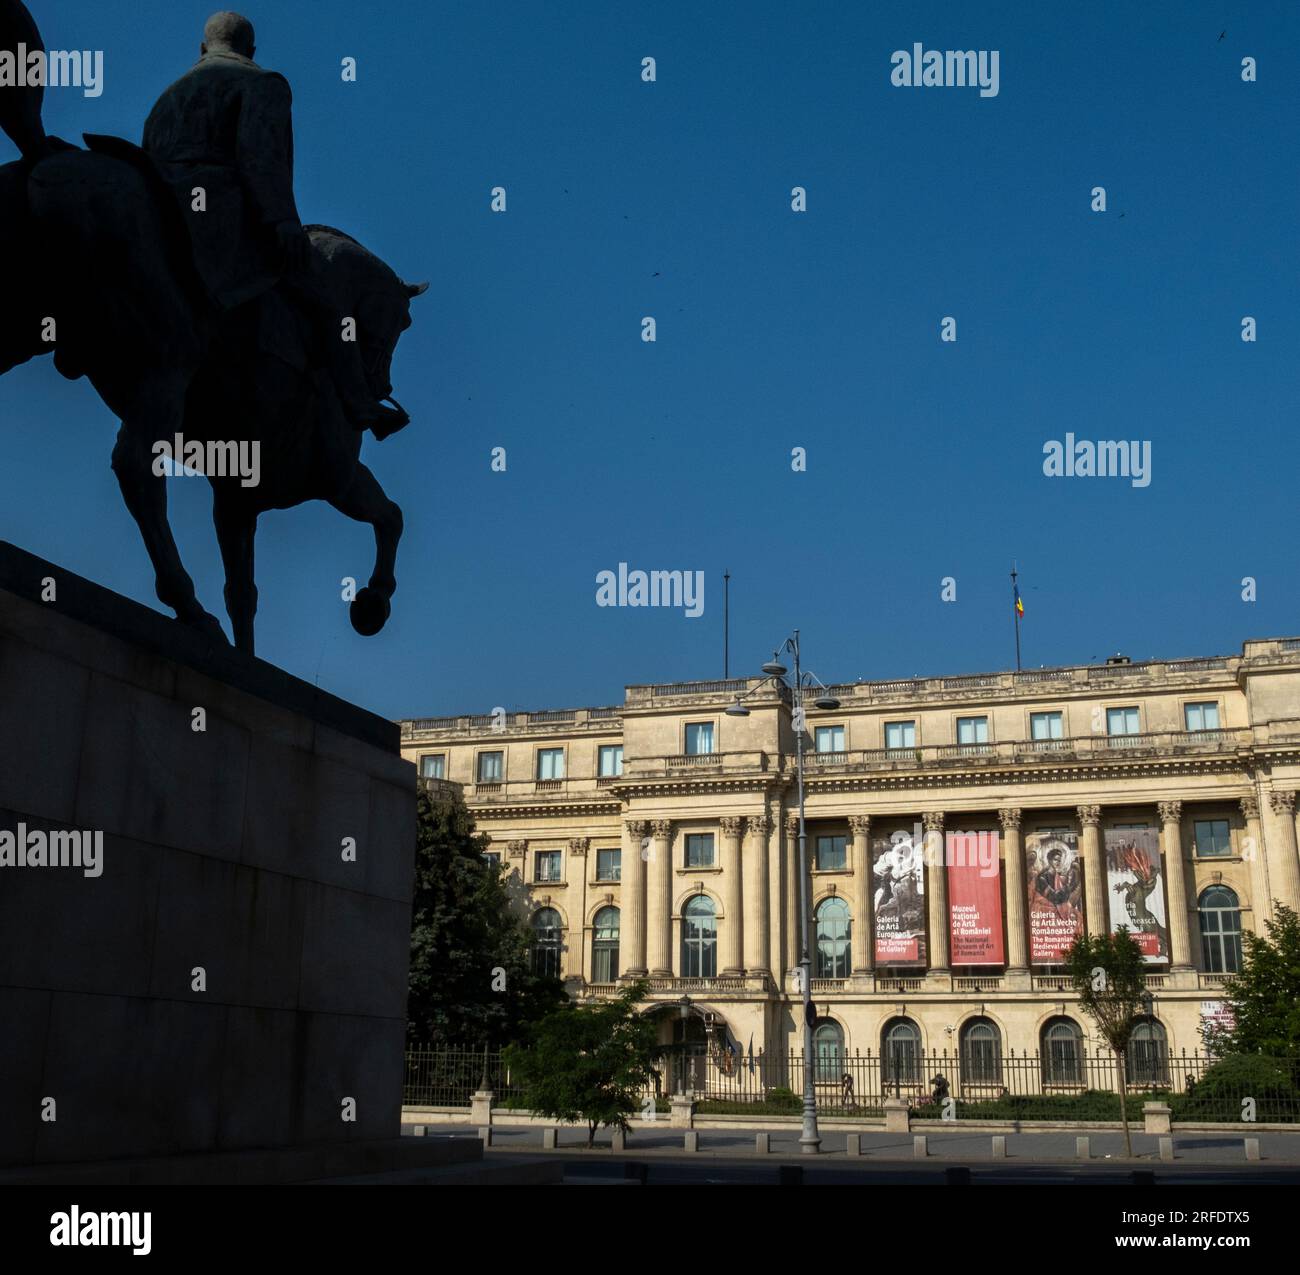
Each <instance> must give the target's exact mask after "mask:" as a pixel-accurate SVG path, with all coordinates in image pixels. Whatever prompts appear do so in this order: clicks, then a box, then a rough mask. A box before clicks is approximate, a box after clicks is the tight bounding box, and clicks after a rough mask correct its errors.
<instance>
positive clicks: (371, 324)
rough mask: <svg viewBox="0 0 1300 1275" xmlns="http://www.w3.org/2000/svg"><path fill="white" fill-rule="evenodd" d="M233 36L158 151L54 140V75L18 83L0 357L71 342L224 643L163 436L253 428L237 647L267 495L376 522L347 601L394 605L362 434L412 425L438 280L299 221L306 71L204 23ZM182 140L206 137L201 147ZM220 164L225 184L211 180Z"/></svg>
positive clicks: (16, 20) (228, 521)
mask: <svg viewBox="0 0 1300 1275" xmlns="http://www.w3.org/2000/svg"><path fill="white" fill-rule="evenodd" d="M214 32H215V33H216V35H217V36H218V37H219V38H218V40H217V42H216V45H217V47H216V49H215V50H213V49H209V47H208V41H207V40H206V39H205V45H204V56H203V58H202V59H201V60H200V64H199V67H198V68H195V71H192V72H191V73H190V75H189V76H188V77H183V80H182V81H178V83H185V82H187V81H188V85H189V87H188V89H187V91H186V92H187V93H188V95H189V96H188V98H187V97H186V96H185V94H181V95H179V96H178V91H177V89H176V86H175V85H173V86H172V88H171V89H169V90H168V91H167V93H165V94H164V95H163V98H162V99H160V103H159V106H158V107H156V108H155V111H154V113H153V115H151V126H150V128H149V129H148V130H147V131H146V140H147V141H150V142H154V143H155V144H156V145H157V146H158V156H159V157H158V159H157V160H155V159H154V158H151V156H150V155H149V154H148V153H147V151H145V150H142V149H140V148H138V147H135V146H133V145H132V144H131V143H129V142H126V141H123V140H121V139H117V138H103V137H93V136H87V137H86V139H85V141H86V144H87V146H88V147H89V149H87V150H82V149H80V148H78V147H73V146H70V145H68V143H66V142H63V141H61V140H59V139H57V138H52V137H48V136H47V135H46V134H45V131H44V128H43V126H42V125H41V92H40V90H39V89H27V88H25V89H16V88H8V89H6V90H5V91H4V92H3V93H0V128H3V130H4V132H5V133H6V134H8V136H9V137H10V138H11V139H12V140H13V141H14V142H15V144H16V145H17V146H18V148H19V150H20V152H21V154H22V158H21V159H20V160H19V161H17V162H15V163H11V164H6V165H3V166H0V252H2V253H3V255H4V261H3V262H2V263H0V269H3V270H4V273H5V277H6V280H7V282H8V283H9V285H10V286H9V287H7V289H6V298H5V304H4V307H3V312H2V313H0V375H3V373H5V372H7V371H8V370H10V369H11V368H13V367H15V366H17V365H18V364H20V363H23V362H26V361H27V360H29V359H32V358H35V357H38V356H40V355H42V354H48V353H53V355H54V362H55V366H56V368H57V369H58V371H59V372H60V373H61V374H62V375H64V376H67V377H69V378H74V379H75V378H77V377H81V376H85V377H86V378H87V379H88V380H89V381H90V383H91V385H92V386H93V387H94V388H95V391H96V392H97V393H98V394H99V396H100V398H101V399H103V401H104V403H105V404H106V405H107V406H108V407H109V409H110V410H111V411H112V412H113V413H114V415H116V416H117V417H118V418H119V419H120V421H121V428H120V429H119V431H118V435H117V443H116V445H115V447H114V448H113V455H112V465H113V470H114V473H115V474H116V475H117V479H118V483H119V486H120V488H121V491H122V495H123V498H124V500H125V502H126V505H127V508H128V509H129V510H130V512H131V514H132V516H133V517H134V518H135V520H136V523H137V525H138V526H139V528H140V533H141V536H142V538H143V539H144V543H145V548H146V549H147V551H148V553H149V557H150V560H151V561H152V564H153V568H154V575H155V588H156V591H157V594H158V598H159V599H160V601H162V602H163V603H164V604H165V605H166V606H168V607H170V608H171V609H172V610H174V611H175V613H176V615H177V617H178V619H180V620H181V621H182V622H183V623H186V624H189V625H193V626H196V627H199V628H203V629H206V630H208V631H210V632H211V633H212V635H213V636H214V637H220V638H221V639H222V640H224V634H223V633H222V630H221V626H220V623H219V622H218V620H217V619H216V617H215V616H213V615H211V614H210V613H209V612H208V611H206V610H205V609H204V608H203V606H202V605H201V604H200V602H199V600H198V598H197V596H196V594H195V591H194V584H193V581H192V580H191V579H190V576H189V574H188V573H187V572H186V570H185V567H184V565H183V563H182V562H181V558H180V554H179V552H178V550H177V548H176V543H175V541H174V539H173V537H172V533H171V528H170V526H169V524H168V521H167V491H166V485H165V484H166V478H165V467H164V468H160V467H159V466H158V465H157V464H156V463H155V462H156V457H157V455H158V447H159V445H161V444H162V443H167V444H169V445H170V443H171V442H172V440H173V439H175V438H176V436H177V435H180V436H181V437H182V438H183V439H184V440H186V442H187V444H188V443H195V444H199V445H200V451H201V452H202V453H203V454H204V455H207V456H209V457H216V458H220V457H222V456H223V455H228V454H230V453H231V449H237V448H239V447H240V446H241V445H242V446H244V447H245V448H250V447H252V446H253V445H256V449H257V453H258V454H259V455H260V464H259V466H258V474H257V479H256V482H255V483H254V484H253V485H247V484H246V475H241V474H239V473H235V472H231V471H230V470H228V469H226V468H225V467H223V466H216V467H214V466H211V465H210V466H208V468H207V469H206V470H205V471H204V472H206V474H207V477H208V481H209V482H210V483H211V486H212V493H213V522H214V524H215V527H216V534H217V541H218V544H219V546H220V549H221V557H222V563H223V566H224V570H225V577H226V585H225V603H226V611H227V614H228V615H229V617H230V622H231V629H232V633H233V636H234V640H235V644H236V646H238V647H239V648H240V649H241V650H244V651H247V652H248V653H249V654H252V653H253V650H254V638H253V619H254V615H255V612H256V608H257V588H256V585H255V583H254V570H253V543H254V537H255V534H256V528H257V519H258V516H259V515H260V514H262V513H265V512H266V511H267V510H270V509H288V508H292V507H294V506H296V505H299V504H302V503H304V502H305V501H308V500H325V501H328V502H329V503H330V504H331V505H333V506H334V508H336V509H337V510H339V512H340V513H343V514H346V515H347V516H348V517H350V518H354V519H356V520H357V521H360V522H366V523H369V524H370V525H371V526H372V527H373V528H374V532H375V543H376V555H375V564H374V570H373V572H372V574H371V576H370V579H369V582H368V584H367V585H366V586H365V587H364V588H362V589H361V590H360V591H359V592H358V593H357V595H356V598H355V599H354V600H353V601H352V604H351V611H350V618H351V621H352V626H353V628H354V629H356V631H357V632H358V633H361V634H364V635H370V634H374V633H377V632H379V630H380V629H381V628H383V626H384V624H385V623H386V622H387V619H388V616H389V614H390V609H391V603H390V599H391V598H392V595H393V593H394V591H395V589H396V587H397V582H396V578H395V576H394V564H395V560H396V555H397V544H398V540H399V539H400V537H401V534H402V514H401V510H400V509H399V508H398V507H397V505H395V504H394V503H393V502H392V501H391V500H389V499H388V498H387V497H386V496H385V495H384V492H383V489H382V488H381V487H380V485H379V482H378V481H377V480H376V478H375V476H374V475H373V474H372V473H371V471H370V470H369V469H368V468H367V467H366V466H365V465H364V464H362V463H361V459H360V454H361V438H362V435H361V433H360V432H359V430H360V429H361V428H363V427H366V426H369V427H370V428H372V429H374V431H375V433H376V435H377V436H379V437H384V436H386V435H387V434H388V433H391V432H393V430H394V429H396V428H400V427H401V425H403V424H405V421H406V416H405V413H404V412H402V410H401V408H400V407H398V406H396V405H395V404H394V406H393V407H392V408H382V407H381V406H379V404H380V400H383V399H386V398H388V397H389V395H390V394H391V392H392V387H391V385H390V384H389V376H390V368H391V361H392V354H393V349H394V347H395V346H396V344H397V339H398V337H399V336H400V335H401V332H402V331H403V330H404V329H405V328H407V327H409V326H410V310H409V303H410V299H411V298H412V297H414V296H418V295H420V294H421V293H423V292H424V291H425V289H426V288H427V285H426V284H420V285H411V284H406V283H403V282H402V280H401V279H400V278H399V277H398V276H397V275H396V274H395V273H394V272H393V271H392V270H391V269H389V267H388V266H387V265H385V264H384V263H383V262H382V261H380V260H379V258H378V257H376V256H375V255H374V254H372V253H370V252H369V251H368V250H367V249H366V248H364V247H363V246H362V245H361V244H359V243H357V242H356V240H354V239H352V238H351V237H350V236H348V235H346V234H344V233H343V232H341V231H338V230H334V229H332V228H330V227H325V226H307V227H303V226H302V225H301V224H300V223H299V222H298V219H297V211H296V209H295V208H294V207H293V201H292V186H291V163H292V160H291V146H292V143H291V136H292V134H291V127H290V125H289V121H288V86H287V84H286V83H285V82H284V81H283V80H282V79H281V77H279V76H275V75H273V74H272V73H269V72H264V71H262V70H261V68H259V67H257V66H256V64H254V63H252V61H251V53H252V47H253V46H252V27H251V25H249V24H248V23H247V22H246V20H245V19H242V18H239V17H238V16H237V15H233V14H218V15H215V17H214V18H213V19H211V20H210V21H209V24H208V28H207V32H206V33H205V34H207V35H212V34H213V33H214ZM232 32H233V33H234V34H233V35H232V34H231V33H232ZM222 40H225V41H227V42H229V41H230V40H235V41H236V42H238V41H243V40H246V41H247V52H246V53H245V52H243V51H241V50H240V49H231V50H229V51H227V52H223V51H222V47H221V42H222ZM18 44H26V45H27V46H28V48H43V47H44V46H43V43H42V41H41V37H40V35H39V33H38V31H37V29H36V26H35V23H34V22H33V21H32V18H31V16H30V14H29V13H28V12H27V10H26V9H25V8H24V6H23V5H22V4H21V3H20V0H0V50H3V49H11V50H12V49H15V48H16V47H17V45H18ZM205 62H211V63H213V64H214V65H213V66H210V67H207V68H205V67H204V63H205ZM245 63H247V65H245ZM200 70H201V74H196V72H198V71H200ZM209 71H215V72H216V74H215V75H209ZM276 85H279V86H283V87H282V89H281V88H278V87H274V86H276ZM214 86H215V87H214ZM209 89H210V90H211V92H210V94H209V95H208V96H205V93H209ZM268 89H269V91H267V90H268ZM245 95H247V99H248V100H251V99H252V98H254V97H259V96H260V98H261V99H262V100H263V106H262V108H261V109H260V125H259V127H258V128H257V129H254V130H251V131H250V130H248V129H245V131H244V134H243V140H242V142H241V140H240V133H239V129H238V127H232V121H233V120H236V119H237V117H238V114H239V109H238V108H239V106H240V105H241V104H242V101H243V100H245ZM178 101H188V102H189V103H190V106H189V109H191V110H192V111H195V112H197V113H198V115H197V117H196V122H194V123H192V125H191V126H186V127H181V126H177V125H175V124H174V123H170V124H169V123H168V120H169V119H170V116H171V115H172V114H174V113H175V111H174V108H175V105H176V103H177V102H178ZM232 103H233V105H232ZM281 107H282V108H283V109H281ZM252 114H253V112H252V111H250V116H251V115H252ZM267 117H269V119H270V122H269V123H268V122H267ZM184 138H188V139H189V141H190V142H191V143H194V144H196V145H199V144H201V145H202V146H205V147H206V148H207V150H206V152H205V153H204V154H201V155H200V154H197V153H196V151H195V150H194V149H191V150H189V151H186V150H185V146H184V142H183V140H181V139H184ZM286 144H287V146H288V148H289V151H288V154H284V151H283V148H284V146H285V145H286ZM228 147H232V148H233V150H232V152H231V154H233V159H231V154H227V148H228ZM276 147H280V148H281V151H280V153H279V159H278V160H277V158H276V150H275V148H276ZM227 160H230V161H231V162H229V163H227V162H226V161H227ZM204 161H211V162H210V163H207V165H206V167H207V172H208V175H209V176H208V184H209V185H211V187H212V189H211V190H208V189H207V186H206V185H205V183H204V181H202V180H199V179H197V178H195V176H194V173H195V172H196V171H198V169H199V168H201V167H203V166H204ZM277 164H278V167H279V171H278V172H277V173H273V174H272V175H271V176H269V177H268V174H267V170H268V167H269V168H270V169H272V170H275V169H276V167H277ZM286 178H287V181H288V184H287V185H286ZM186 182H189V183H190V184H189V189H188V191H187V192H186V193H191V192H192V191H193V189H194V188H195V187H203V188H204V195H205V197H206V212H205V213H203V214H202V216H203V217H204V218H206V219H207V220H204V221H202V222H196V221H194V220H189V221H187V218H186V211H185V210H186V208H187V207H188V206H189V205H185V204H183V203H182V202H181V193H182V191H185V190H186V187H185V183H186ZM268 190H270V191H272V192H273V197H268V195H267V191H268ZM198 216H199V214H195V217H196V218H197V217H198ZM199 225H201V226H202V229H201V230H199V229H198V228H197V227H198V226H199ZM337 316H347V317H348V319H349V321H350V322H351V324H352V326H353V328H354V329H355V332H354V335H355V337H356V340H355V342H354V343H351V344H350V345H349V348H348V349H346V350H340V349H339V348H336V347H340V346H343V345H345V344H349V343H347V342H346V341H345V340H344V339H343V335H344V334H343V332H342V329H341V327H339V326H335V319H336V317H337ZM178 459H179V458H178Z"/></svg>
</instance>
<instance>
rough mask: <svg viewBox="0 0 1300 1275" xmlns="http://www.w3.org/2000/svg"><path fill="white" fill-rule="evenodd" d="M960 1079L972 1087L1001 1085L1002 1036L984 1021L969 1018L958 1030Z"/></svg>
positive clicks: (989, 1023)
mask: <svg viewBox="0 0 1300 1275" xmlns="http://www.w3.org/2000/svg"><path fill="white" fill-rule="evenodd" d="M960 1042H961V1078H962V1080H963V1081H964V1082H966V1083H967V1084H972V1085H1000V1084H1001V1083H1002V1034H1001V1032H999V1031H998V1029H997V1027H996V1025H995V1024H994V1023H992V1022H990V1021H989V1019H987V1018H972V1019H970V1020H968V1021H967V1022H965V1023H963V1024H962V1029H961V1037H960Z"/></svg>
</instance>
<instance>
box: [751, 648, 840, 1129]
mask: <svg viewBox="0 0 1300 1275" xmlns="http://www.w3.org/2000/svg"><path fill="white" fill-rule="evenodd" d="M783 651H789V652H790V653H791V654H792V655H793V656H794V681H793V683H791V682H788V681H787V680H786V674H787V672H788V670H787V669H786V667H785V665H784V664H782V663H781V658H780V657H781V653H782V652H783ZM763 673H764V675H765V676H764V682H765V681H766V680H767V679H768V678H771V679H772V680H773V681H775V682H777V683H779V684H780V685H781V686H783V687H785V688H786V689H787V690H788V691H789V692H790V694H791V699H792V701H793V708H794V743H795V760H796V770H797V773H798V778H799V936H800V954H799V990H800V991H801V992H802V993H803V1132H802V1133H801V1134H800V1135H799V1146H800V1147H801V1148H802V1149H803V1152H804V1154H805V1155H815V1154H816V1153H817V1150H818V1148H819V1147H820V1146H821V1141H822V1140H821V1136H820V1135H819V1134H818V1132H817V1093H816V1090H815V1089H814V1088H813V1067H814V1065H815V1060H814V1058H813V1021H814V1019H815V1017H816V1011H815V1010H814V1009H813V1003H812V976H811V975H812V970H811V964H812V962H811V957H810V954H809V947H808V838H807V835H806V833H805V830H804V813H803V737H804V730H805V720H806V710H805V709H804V698H805V696H804V692H805V691H811V690H812V689H813V687H814V686H816V687H818V688H820V691H821V693H820V694H819V695H815V696H813V698H812V704H813V707H814V708H821V709H828V710H834V709H837V708H839V706H840V701H839V700H838V699H836V698H835V696H834V695H832V694H831V693H830V692H829V691H828V690H827V689H826V687H825V685H824V684H823V683H822V682H821V681H820V680H819V679H818V678H816V677H814V676H813V675H812V674H811V673H805V672H804V671H803V669H802V668H801V667H800V664H799V630H798V629H795V631H794V633H793V634H792V635H791V636H790V637H788V638H786V640H785V641H784V642H783V643H781V645H780V646H778V647H777V649H776V650H775V651H774V652H773V653H772V658H771V660H770V661H769V662H768V663H767V664H764V665H763ZM762 687H763V682H760V683H759V684H758V686H755V687H754V688H753V689H752V690H749V691H746V692H745V695H743V696H741V695H738V696H736V702H735V703H734V704H732V706H731V707H730V708H728V709H727V716H728V717H748V716H749V709H747V708H746V707H745V706H744V705H743V704H742V703H741V702H740V701H741V700H742V699H744V698H746V697H747V696H749V695H753V694H755V693H756V692H758V691H759V690H761V689H762Z"/></svg>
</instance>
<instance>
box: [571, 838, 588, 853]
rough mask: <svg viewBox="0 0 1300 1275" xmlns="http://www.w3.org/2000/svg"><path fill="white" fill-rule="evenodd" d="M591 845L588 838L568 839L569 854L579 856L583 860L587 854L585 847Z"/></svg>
mask: <svg viewBox="0 0 1300 1275" xmlns="http://www.w3.org/2000/svg"><path fill="white" fill-rule="evenodd" d="M590 845H591V838H590V837H570V838H569V853H570V854H577V855H581V856H583V857H584V858H585V857H586V854H587V847H588V846H590Z"/></svg>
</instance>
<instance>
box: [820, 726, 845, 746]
mask: <svg viewBox="0 0 1300 1275" xmlns="http://www.w3.org/2000/svg"><path fill="white" fill-rule="evenodd" d="M813 739H814V744H815V747H816V749H817V751H818V752H819V753H842V752H843V751H844V727H843V726H818V727H817V732H816V734H815V735H814V737H813Z"/></svg>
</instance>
